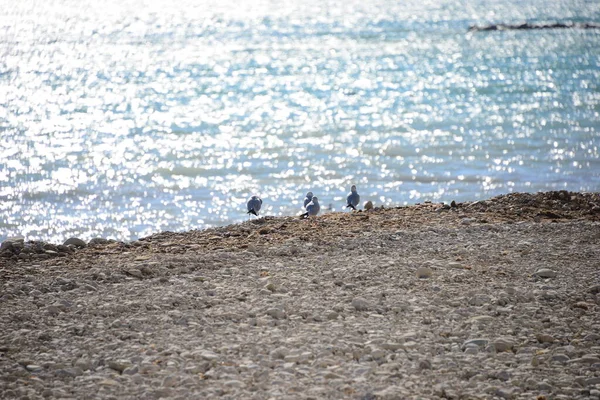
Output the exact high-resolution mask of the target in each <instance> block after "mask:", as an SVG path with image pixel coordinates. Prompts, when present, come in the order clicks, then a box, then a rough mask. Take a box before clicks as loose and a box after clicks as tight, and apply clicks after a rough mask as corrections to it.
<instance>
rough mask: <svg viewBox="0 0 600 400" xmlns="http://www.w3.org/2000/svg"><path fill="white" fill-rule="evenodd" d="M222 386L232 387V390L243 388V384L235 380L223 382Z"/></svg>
mask: <svg viewBox="0 0 600 400" xmlns="http://www.w3.org/2000/svg"><path fill="white" fill-rule="evenodd" d="M223 384H224V385H225V386H227V387H233V388H241V387H244V383H243V382H241V381H238V380H236V379H232V380H229V381H225V382H223Z"/></svg>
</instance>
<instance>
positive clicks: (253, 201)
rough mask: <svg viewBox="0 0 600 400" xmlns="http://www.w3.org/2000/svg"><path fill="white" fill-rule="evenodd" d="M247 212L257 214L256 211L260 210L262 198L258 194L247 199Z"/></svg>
mask: <svg viewBox="0 0 600 400" xmlns="http://www.w3.org/2000/svg"><path fill="white" fill-rule="evenodd" d="M247 206H248V214H254V215H256V216H258V212H259V211H260V207H261V206H262V199H261V198H260V197H258V196H252V197H251V198H250V200H248V204H247Z"/></svg>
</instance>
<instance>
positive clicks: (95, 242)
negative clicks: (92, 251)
mask: <svg viewBox="0 0 600 400" xmlns="http://www.w3.org/2000/svg"><path fill="white" fill-rule="evenodd" d="M108 242H109V241H108V239H104V238H100V237H97V238H93V239H92V240H90V241H89V242H88V246H94V245H102V244H108Z"/></svg>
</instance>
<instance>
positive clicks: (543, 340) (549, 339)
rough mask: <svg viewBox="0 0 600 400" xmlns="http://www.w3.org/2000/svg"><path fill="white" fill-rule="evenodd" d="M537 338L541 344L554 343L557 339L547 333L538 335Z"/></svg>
mask: <svg viewBox="0 0 600 400" xmlns="http://www.w3.org/2000/svg"><path fill="white" fill-rule="evenodd" d="M535 338H536V339H537V341H538V342H540V343H554V342H555V341H556V339H555V338H554V337H553V336H552V335H548V334H545V333H538V334H537V335H535Z"/></svg>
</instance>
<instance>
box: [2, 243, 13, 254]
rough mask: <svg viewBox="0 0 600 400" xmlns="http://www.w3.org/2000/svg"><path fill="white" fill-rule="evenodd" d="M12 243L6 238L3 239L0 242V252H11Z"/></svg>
mask: <svg viewBox="0 0 600 400" xmlns="http://www.w3.org/2000/svg"><path fill="white" fill-rule="evenodd" d="M13 248H14V246H13V244H12V242H9V241H7V240H5V241H4V242H2V244H1V245H0V253H2V252H4V251H7V252H11V253H12V251H13Z"/></svg>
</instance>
